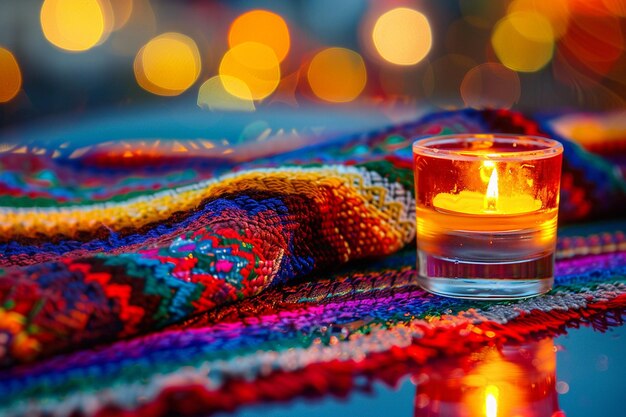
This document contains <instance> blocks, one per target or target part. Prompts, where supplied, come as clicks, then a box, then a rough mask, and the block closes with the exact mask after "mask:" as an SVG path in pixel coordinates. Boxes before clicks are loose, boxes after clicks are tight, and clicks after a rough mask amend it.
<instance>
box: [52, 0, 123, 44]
mask: <svg viewBox="0 0 626 417" xmlns="http://www.w3.org/2000/svg"><path fill="white" fill-rule="evenodd" d="M105 15H106V11H105V9H104V7H103V6H102V3H101V2H100V1H98V0H45V1H44V3H43V5H42V6H41V13H40V20H41V28H42V30H43V33H44V35H45V37H46V39H48V41H49V42H50V43H52V44H53V45H55V46H57V47H59V48H61V49H64V50H66V51H74V52H79V51H86V50H88V49H90V48H92V47H94V46H95V45H97V44H98V43H100V42H101V41H103V40H104V39H106V37H107V36H108V34H109V33H108V32H107V30H106V29H107V28H108V27H112V22H107V21H106V17H105Z"/></svg>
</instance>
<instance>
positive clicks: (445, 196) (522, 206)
mask: <svg viewBox="0 0 626 417" xmlns="http://www.w3.org/2000/svg"><path fill="white" fill-rule="evenodd" d="M433 206H434V207H435V208H437V209H439V210H447V211H456V212H459V213H465V214H500V215H502V214H504V215H507V214H508V215H510V214H521V213H530V212H532V211H537V210H539V209H541V200H538V199H535V198H534V197H533V196H532V195H529V194H524V193H518V194H515V195H509V196H502V197H500V195H499V192H498V170H497V169H496V168H495V167H493V168H492V170H491V175H490V177H489V182H488V184H487V191H486V192H485V193H481V192H478V191H469V190H462V191H461V192H459V193H458V194H452V193H439V194H437V195H436V196H435V198H434V199H433Z"/></svg>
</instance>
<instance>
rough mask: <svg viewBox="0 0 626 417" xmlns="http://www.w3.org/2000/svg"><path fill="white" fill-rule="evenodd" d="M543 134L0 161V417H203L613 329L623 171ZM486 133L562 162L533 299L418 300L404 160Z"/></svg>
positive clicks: (132, 145) (621, 249)
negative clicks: (526, 138) (554, 336)
mask: <svg viewBox="0 0 626 417" xmlns="http://www.w3.org/2000/svg"><path fill="white" fill-rule="evenodd" d="M554 123H555V121H554V120H545V121H542V122H538V121H535V120H533V119H530V118H527V117H524V116H522V115H521V114H517V113H511V112H506V111H483V112H478V111H470V110H465V111H459V112H447V113H437V114H432V115H428V116H426V117H423V118H421V119H420V120H418V121H416V122H412V123H408V124H404V125H401V126H391V127H389V128H386V129H381V130H378V131H372V132H365V133H363V134H359V135H352V136H346V137H339V138H329V139H328V140H327V141H325V142H324V143H321V144H317V145H316V146H308V147H306V146H303V147H299V149H297V150H290V151H287V152H284V153H280V154H275V153H273V152H272V150H271V146H267V143H265V144H264V146H263V148H262V149H264V150H263V151H259V150H258V148H259V146H260V144H259V142H258V141H257V142H254V143H248V144H243V145H242V146H243V148H245V149H247V148H255V147H256V149H257V150H256V151H254V152H249V153H246V151H241V152H239V150H238V151H237V152H234V151H233V149H232V148H228V147H227V146H225V147H223V148H220V147H219V146H217V147H216V144H215V143H212V142H209V141H206V140H195V141H193V140H191V141H170V142H169V143H165V144H164V143H158V142H154V141H152V142H141V141H116V142H107V143H100V144H97V145H93V146H83V147H76V146H74V145H72V144H67V143H62V144H60V145H59V146H57V147H51V146H50V147H38V146H21V145H0V168H1V170H0V206H1V207H0V232H1V233H0V367H1V368H2V369H1V370H0V413H2V412H4V413H8V414H9V415H11V414H15V415H21V414H29V413H31V414H57V415H69V414H72V415H81V414H84V415H91V414H99V415H118V414H140V415H154V416H160V415H165V414H168V413H179V414H188V415H192V414H193V415H196V414H206V413H209V412H211V411H216V410H232V409H234V408H236V407H237V406H240V405H242V404H246V403H252V402H257V401H264V400H282V399H287V398H291V397H293V396H296V395H305V394H316V393H317V394H319V393H325V392H334V393H346V392H348V391H349V390H350V389H353V388H354V387H355V386H356V384H357V382H355V381H357V377H362V378H365V380H367V381H371V380H374V379H376V378H382V379H385V378H387V379H390V378H391V379H393V378H396V377H397V375H398V372H397V367H398V366H404V367H406V366H407V364H408V363H412V364H421V363H424V362H425V361H427V360H428V359H430V358H434V357H436V356H441V355H453V354H459V353H463V352H468V351H471V349H472V348H474V347H476V346H479V345H483V344H485V343H492V344H498V343H503V342H504V341H507V340H520V339H523V338H526V337H530V336H532V335H537V334H545V333H546V332H548V333H555V332H559V331H561V330H562V329H563V328H565V327H566V326H568V325H571V324H575V325H578V324H580V323H582V322H586V323H592V324H594V325H595V326H598V327H601V328H602V327H605V326H609V325H614V324H617V323H621V321H622V318H623V313H624V309H625V308H626V236H625V234H624V231H626V221H624V220H620V219H619V217H620V216H624V215H625V214H626V212H625V210H624V207H626V206H625V204H626V181H624V175H623V174H624V172H626V159H624V155H626V153H619V152H615V151H613V152H612V153H611V155H610V156H609V157H604V156H601V153H602V149H601V148H595V149H594V153H591V152H589V151H587V150H585V149H584V148H583V147H581V146H580V145H579V144H577V143H575V142H573V141H569V140H567V139H566V138H565V137H563V136H562V135H561V134H557V131H556V130H555V129H554V126H555V124H554ZM486 131H488V132H509V133H525V134H532V135H546V136H551V137H555V138H557V139H559V140H561V141H562V142H563V144H564V147H565V160H564V173H563V179H562V195H561V207H560V221H561V224H562V227H561V229H560V234H559V236H560V237H559V243H558V254H557V257H558V261H557V277H556V284H555V288H554V289H553V291H551V292H550V293H548V294H546V295H544V296H541V297H537V298H532V299H527V300H521V301H515V302H513V301H501V302H476V301H468V300H454V299H447V298H442V297H438V296H434V295H431V294H428V293H425V292H424V291H422V290H421V289H420V288H419V287H418V286H417V285H416V283H415V263H416V259H415V247H414V245H413V244H412V242H414V223H415V221H414V216H415V209H414V206H415V204H414V191H413V183H412V181H413V174H412V167H411V150H410V146H409V145H410V143H411V142H412V140H414V139H415V138H416V137H420V136H424V135H434V134H444V133H454V132H486ZM560 131H561V130H559V132H560ZM622 141H623V139H622ZM620 143H621V142H620ZM270 145H271V144H270ZM613 145H615V143H613ZM612 149H613V150H614V149H623V148H620V147H619V146H617V147H613V148H612ZM230 154H233V155H235V154H236V155H237V158H229V157H228V155H230ZM207 155H209V156H207ZM216 155H221V156H220V157H216ZM246 155H248V157H246ZM594 219H596V220H597V219H601V220H604V223H589V222H590V221H591V220H594ZM567 223H570V225H569V226H565V224H567ZM394 369H395V370H396V372H392V371H393V370H394ZM385 370H387V371H388V372H387V371H385ZM391 375H393V377H392V376H391Z"/></svg>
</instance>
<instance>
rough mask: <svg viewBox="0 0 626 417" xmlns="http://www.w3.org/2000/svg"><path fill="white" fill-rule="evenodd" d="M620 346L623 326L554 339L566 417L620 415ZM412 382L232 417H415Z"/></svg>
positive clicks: (625, 390)
mask: <svg viewBox="0 0 626 417" xmlns="http://www.w3.org/2000/svg"><path fill="white" fill-rule="evenodd" d="M625 341H626V325H622V326H620V327H612V328H609V330H608V331H606V332H604V333H602V332H600V331H597V330H594V329H591V328H588V327H582V328H579V329H570V330H568V333H567V334H565V335H562V336H559V337H556V338H555V339H554V345H555V347H556V348H557V356H556V358H557V359H556V360H557V371H556V381H557V383H556V391H557V392H558V393H559V394H558V403H559V408H560V409H561V410H562V411H563V412H564V413H565V415H566V416H567V417H589V416H608V415H611V416H620V415H626V412H625V411H624V404H623V400H624V396H625V395H626V384H625V383H624V375H625V374H626V355H624V354H623V352H624V348H625V347H626V343H625ZM414 381H415V378H413V380H412V379H411V377H410V375H407V376H406V377H405V378H403V380H402V381H401V383H400V385H399V386H398V387H395V388H391V387H388V386H386V385H383V384H381V383H379V384H377V385H376V388H375V390H374V392H373V393H367V394H366V393H359V392H354V393H352V394H350V395H349V396H348V398H346V399H337V398H334V397H326V398H322V399H317V400H307V399H301V398H300V399H296V400H294V401H292V402H290V403H287V404H278V405H276V404H272V405H257V406H254V407H250V408H244V409H241V410H239V411H238V412H237V413H236V415H237V416H238V417H260V416H272V417H283V416H284V417H288V416H289V417H294V416H302V417H307V416H311V417H313V416H315V417H319V416H360V417H365V416H382V415H384V416H386V417H393V416H413V415H416V416H417V415H418V414H416V413H415V411H414V410H415V407H414V403H415V396H416V385H415V384H414ZM220 415H224V414H220ZM420 415H421V414H420ZM425 415H433V414H425ZM441 415H442V416H443V415H449V414H441ZM470 415H471V414H470ZM536 415H537V416H541V414H536ZM547 417H550V416H547ZM559 417H560V416H559Z"/></svg>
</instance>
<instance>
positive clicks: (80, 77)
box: [0, 0, 626, 128]
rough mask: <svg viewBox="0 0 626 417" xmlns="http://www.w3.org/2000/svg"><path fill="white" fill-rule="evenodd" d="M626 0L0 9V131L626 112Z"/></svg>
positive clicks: (54, 1) (49, 4)
mask: <svg viewBox="0 0 626 417" xmlns="http://www.w3.org/2000/svg"><path fill="white" fill-rule="evenodd" d="M625 33H626V0H511V1H507V0H496V1H494V0H437V1H434V0H431V1H425V0H424V1H395V0H394V1H390V0H376V1H366V0H315V1H311V0H309V1H307V0H292V1H284V0H277V1H265V0H255V1H242V0H234V1H203V0H187V1H182V0H181V1H171V0H45V1H41V0H2V1H0V123H1V125H2V128H7V127H16V126H20V125H24V124H28V123H29V122H31V121H35V120H40V119H42V120H44V121H45V120H47V119H48V118H51V117H56V116H58V115H67V114H70V115H82V114H85V113H88V112H89V113H93V112H98V111H101V110H102V109H109V110H111V109H113V110H116V111H121V112H123V111H125V109H130V108H136V107H145V106H148V107H150V106H154V107H157V108H161V109H162V110H163V109H165V110H167V109H168V108H170V107H171V108H176V109H178V111H180V109H181V108H182V109H185V108H188V109H189V111H193V112H196V111H199V110H198V109H201V110H202V111H203V112H215V111H219V112H222V111H225V110H226V111H245V112H254V111H259V109H265V108H268V109H269V108H288V109H300V108H303V107H310V106H312V105H315V106H319V105H323V106H324V107H328V106H330V107H331V108H346V107H351V108H355V107H359V106H368V107H369V106H371V107H374V108H376V109H378V110H379V111H381V112H383V113H385V112H388V113H390V114H391V113H393V112H394V111H396V110H395V109H398V108H422V107H424V106H428V107H434V108H440V109H455V108H462V107H474V108H485V107H498V108H516V109H520V110H527V111H543V112H546V111H547V112H551V111H554V110H572V109H573V110H602V111H605V110H620V109H624V108H625V106H624V101H625V99H626V53H625V52H624V49H625Z"/></svg>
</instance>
